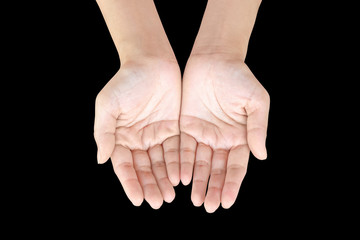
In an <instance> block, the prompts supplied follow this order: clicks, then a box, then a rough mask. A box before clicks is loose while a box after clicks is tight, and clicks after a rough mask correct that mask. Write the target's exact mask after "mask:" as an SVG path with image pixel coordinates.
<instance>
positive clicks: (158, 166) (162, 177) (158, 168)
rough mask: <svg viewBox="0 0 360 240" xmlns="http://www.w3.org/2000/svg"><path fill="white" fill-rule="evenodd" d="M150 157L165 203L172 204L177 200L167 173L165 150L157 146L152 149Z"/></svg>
mask: <svg viewBox="0 0 360 240" xmlns="http://www.w3.org/2000/svg"><path fill="white" fill-rule="evenodd" d="M149 156H150V160H151V167H152V171H153V174H154V176H155V179H156V182H157V184H158V186H159V189H160V192H161V194H162V196H163V198H164V200H165V202H168V203H169V202H172V201H173V200H174V198H175V191H174V188H173V186H172V184H171V182H170V181H169V178H168V175H167V172H166V167H165V161H164V155H163V149H162V147H161V145H155V146H154V147H152V148H150V149H149Z"/></svg>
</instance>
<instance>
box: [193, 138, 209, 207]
mask: <svg viewBox="0 0 360 240" xmlns="http://www.w3.org/2000/svg"><path fill="white" fill-rule="evenodd" d="M211 154H212V150H211V148H210V147H209V146H207V145H205V144H202V143H199V145H198V147H197V150H196V159H195V167H194V178H193V186H192V192H191V200H192V202H193V204H194V205H195V206H201V204H202V203H203V202H204V199H205V193H206V187H207V184H208V180H209V175H210V166H211Z"/></svg>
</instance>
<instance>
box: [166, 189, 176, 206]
mask: <svg viewBox="0 0 360 240" xmlns="http://www.w3.org/2000/svg"><path fill="white" fill-rule="evenodd" d="M174 199H175V191H174V189H172V191H171V192H168V193H166V194H164V201H165V202H167V203H171V202H172V201H174Z"/></svg>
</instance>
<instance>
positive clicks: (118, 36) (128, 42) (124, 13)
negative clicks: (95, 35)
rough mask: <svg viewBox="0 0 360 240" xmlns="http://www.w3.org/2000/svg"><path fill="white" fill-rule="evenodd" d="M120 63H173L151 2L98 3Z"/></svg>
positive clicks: (113, 0)
mask: <svg viewBox="0 0 360 240" xmlns="http://www.w3.org/2000/svg"><path fill="white" fill-rule="evenodd" d="M97 3H98V5H99V7H100V9H101V12H102V14H103V16H104V19H105V21H106V24H107V26H108V29H109V31H110V34H111V36H112V39H113V41H114V43H115V46H116V49H117V51H118V53H119V57H120V61H121V62H122V63H125V62H127V61H132V60H133V59H137V58H139V57H143V56H146V57H156V58H162V59H169V60H173V59H175V56H174V53H173V51H172V49H171V46H170V43H169V41H168V39H167V36H166V33H165V31H164V29H163V27H162V24H161V21H160V18H159V16H158V13H157V10H156V7H155V4H154V2H153V0H97Z"/></svg>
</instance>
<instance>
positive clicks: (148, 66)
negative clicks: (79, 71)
mask: <svg viewBox="0 0 360 240" xmlns="http://www.w3.org/2000/svg"><path fill="white" fill-rule="evenodd" d="M180 99H181V75H180V71H179V68H178V66H177V64H176V63H173V62H168V61H161V60H156V61H155V60H153V59H150V60H144V61H143V62H142V63H128V64H124V65H123V66H122V67H121V69H120V70H119V71H118V73H116V74H115V76H114V77H113V78H112V79H111V80H110V81H109V82H108V84H107V85H106V86H105V87H104V88H103V89H102V90H101V92H100V93H99V95H98V96H97V99H96V108H95V109H96V110H95V111H96V113H95V127H94V135H95V140H96V143H97V145H98V159H99V160H98V161H99V163H103V162H105V161H106V160H107V159H108V158H109V157H111V160H112V163H113V166H114V171H115V173H116V174H117V176H118V178H119V180H120V182H121V184H122V186H123V188H124V191H125V193H126V194H127V196H128V197H129V199H130V201H131V202H132V203H133V204H134V205H136V206H138V205H140V204H141V203H142V201H143V199H144V198H145V200H146V201H147V202H148V203H149V204H150V206H151V207H153V208H155V209H157V208H159V207H160V206H161V205H162V202H163V200H165V201H166V202H171V201H172V200H173V199H174V197H175V192H174V189H173V186H175V185H177V184H178V183H179V181H180V180H179V179H180V177H179V121H178V119H179V112H180Z"/></svg>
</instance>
